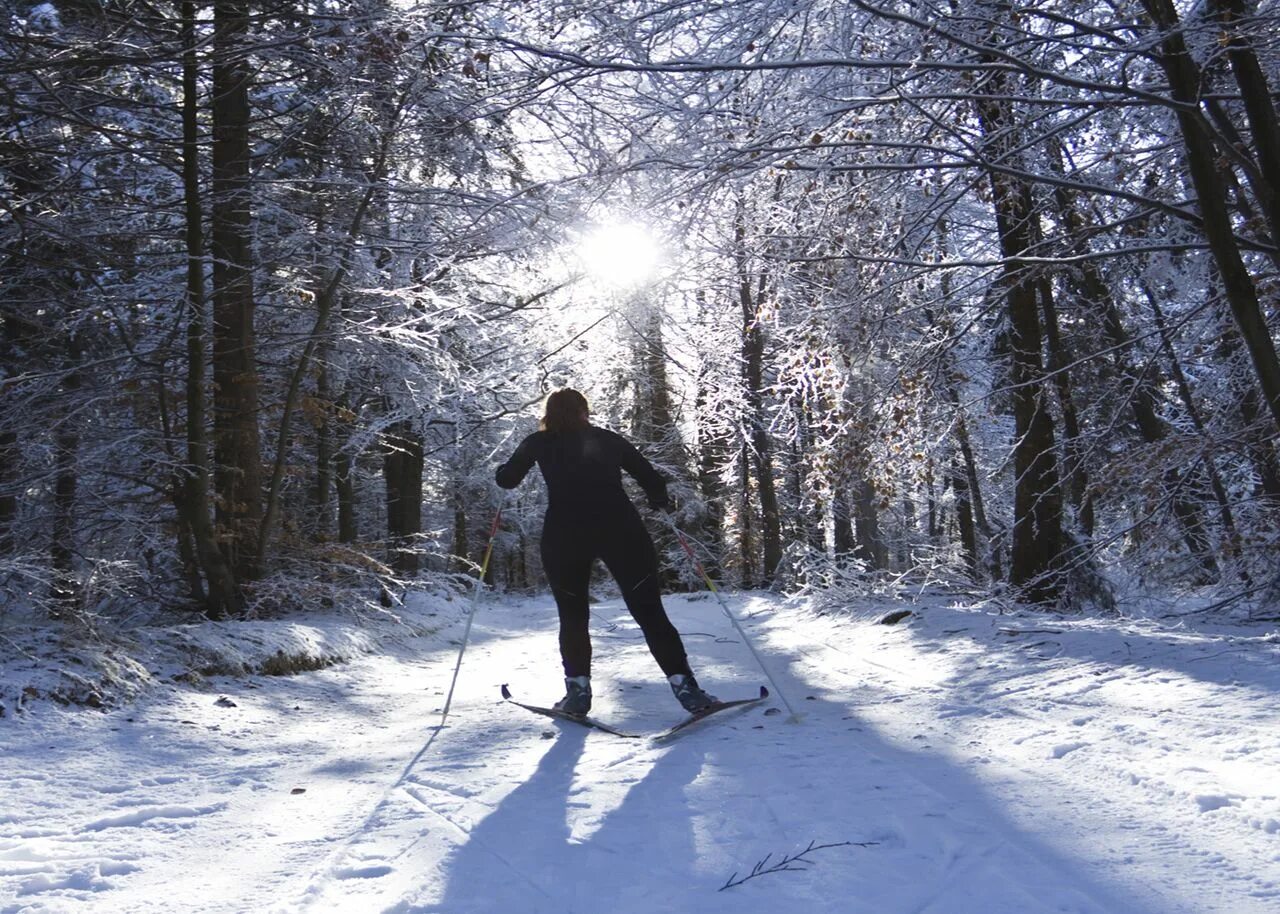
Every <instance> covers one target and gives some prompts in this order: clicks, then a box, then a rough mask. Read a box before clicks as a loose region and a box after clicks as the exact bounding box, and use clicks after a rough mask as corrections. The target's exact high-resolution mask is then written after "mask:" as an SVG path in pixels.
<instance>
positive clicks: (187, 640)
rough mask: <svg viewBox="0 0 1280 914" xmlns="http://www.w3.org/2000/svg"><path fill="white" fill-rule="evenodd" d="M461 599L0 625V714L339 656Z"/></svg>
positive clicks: (417, 625) (117, 697) (449, 610)
mask: <svg viewBox="0 0 1280 914" xmlns="http://www.w3.org/2000/svg"><path fill="white" fill-rule="evenodd" d="M466 605H467V601H466V599H465V598H458V597H453V598H450V597H449V596H444V595H428V594H424V593H415V594H413V595H412V598H411V599H410V600H409V601H408V603H407V605H406V606H404V607H401V608H400V609H398V610H397V611H396V612H394V613H392V612H385V613H378V614H370V613H368V612H360V613H356V612H337V611H335V612H330V613H318V614H313V615H308V616H306V617H305V619H303V620H291V619H260V620H247V621H222V622H214V621H202V622H196V623H186V624H169V625H154V624H152V625H139V626H135V627H131V628H129V629H125V630H119V631H114V632H99V633H96V634H94V635H90V634H89V633H87V632H85V631H84V629H83V628H80V627H77V626H74V625H72V624H70V623H64V622H50V623H45V624H44V625H43V626H41V627H36V626H35V625H33V624H31V623H12V622H11V623H10V624H9V625H7V626H5V627H2V628H0V641H3V643H4V644H5V646H6V648H7V650H6V651H5V655H4V656H3V657H0V717H5V716H9V715H12V714H16V713H20V712H22V711H24V710H30V709H31V708H32V707H33V706H34V705H35V704H36V703H39V702H42V701H52V702H56V703H58V704H62V705H82V706H87V707H91V708H108V707H117V706H119V705H121V704H124V703H127V702H130V701H133V700H135V699H137V698H138V697H139V696H140V695H141V694H142V693H143V692H145V691H147V690H149V689H151V688H153V687H155V686H156V685H157V684H159V683H185V684H187V685H191V686H196V687H200V686H201V685H202V684H203V683H204V682H205V680H206V679H208V678H210V677H215V676H247V675H259V674H260V675H268V676H287V675H293V674H295V673H300V672H305V671H310V670H319V669H323V668H325V667H328V666H332V665H334V664H337V663H344V662H346V661H348V660H350V659H351V658H353V657H355V656H358V655H360V654H367V653H371V652H374V651H377V650H379V649H381V648H382V647H383V646H384V645H385V644H387V643H389V642H394V641H397V640H400V639H403V638H406V637H412V636H415V635H422V634H427V633H430V632H431V631H434V630H435V629H436V628H438V627H439V626H440V625H441V624H444V623H446V622H448V621H449V620H451V619H453V618H454V617H456V616H458V615H460V614H462V613H464V612H465V611H466Z"/></svg>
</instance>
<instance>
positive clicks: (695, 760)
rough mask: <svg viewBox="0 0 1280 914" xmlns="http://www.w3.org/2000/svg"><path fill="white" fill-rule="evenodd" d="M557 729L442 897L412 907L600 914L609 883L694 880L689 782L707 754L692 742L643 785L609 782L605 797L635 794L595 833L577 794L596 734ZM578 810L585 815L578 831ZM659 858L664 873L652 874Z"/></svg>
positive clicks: (457, 859) (661, 762)
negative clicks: (613, 790)
mask: <svg viewBox="0 0 1280 914" xmlns="http://www.w3.org/2000/svg"><path fill="white" fill-rule="evenodd" d="M558 726H559V727H560V728H561V732H560V733H559V734H558V735H557V737H556V741H555V743H554V744H553V745H552V747H551V748H550V749H549V750H548V751H547V753H546V754H545V755H543V757H542V759H541V760H540V761H539V763H538V767H537V769H536V770H535V771H534V772H533V773H532V774H531V775H530V776H529V777H528V779H526V780H525V781H524V782H523V783H522V784H521V785H520V786H519V787H517V788H516V789H515V790H513V791H512V792H511V793H510V794H508V795H507V797H506V798H505V799H504V800H503V801H502V802H501V803H500V804H499V805H498V806H497V808H496V809H494V811H493V812H492V813H490V814H489V815H488V816H487V817H486V818H485V819H484V820H483V821H482V822H480V824H479V825H477V826H476V827H475V828H474V829H473V830H472V831H471V834H470V836H469V839H468V841H467V843H466V844H464V845H463V846H462V847H460V848H459V849H458V850H457V852H456V853H455V855H454V857H453V859H452V860H450V861H448V862H447V863H446V865H445V872H446V876H447V880H448V882H447V886H446V887H445V890H444V896H443V898H441V899H440V900H439V901H438V902H433V903H431V904H428V905H425V906H421V907H419V906H412V907H410V908H409V909H408V910H407V911H406V914H426V912H448V914H464V912H477V914H480V912H483V914H493V912H495V911H509V912H520V914H541V912H544V911H545V912H555V914H574V912H577V914H594V912H597V911H599V910H601V907H600V905H601V903H602V899H601V897H600V887H601V884H602V882H603V883H604V884H607V885H610V886H612V887H613V888H614V889H615V890H617V891H620V892H626V891H628V890H630V889H631V888H632V887H640V886H644V885H645V884H647V883H648V882H649V881H650V880H652V879H654V878H660V879H664V880H681V879H682V878H684V879H688V878H692V871H691V869H690V867H691V866H692V864H693V862H694V861H695V860H696V859H697V854H696V852H695V848H694V835H693V826H692V822H691V816H690V815H689V814H687V807H686V801H685V799H684V788H685V787H686V786H687V785H689V784H690V783H692V782H693V781H694V779H696V778H697V777H698V774H699V773H700V772H701V771H702V767H703V763H704V760H705V753H704V752H703V751H701V750H699V749H697V748H696V747H695V746H693V745H692V744H689V745H684V744H680V745H676V746H674V747H672V748H671V749H669V750H668V751H666V752H664V753H662V754H661V755H658V754H655V755H654V756H653V759H654V762H653V765H652V766H651V767H650V768H649V770H648V771H647V772H646V773H645V775H644V777H643V778H641V779H640V780H639V781H638V782H636V783H633V784H629V785H628V784H626V783H615V784H612V785H602V786H601V794H602V797H603V798H605V799H607V798H608V794H609V787H610V786H616V787H617V789H619V790H624V789H625V790H627V793H626V796H625V797H624V798H623V800H622V802H621V803H620V804H619V805H618V806H616V807H615V808H613V809H611V810H609V811H608V812H606V813H604V814H603V815H604V818H603V821H600V822H599V825H598V827H596V828H595V829H594V831H592V830H591V828H592V826H594V825H595V824H596V823H595V822H593V821H591V820H590V815H589V813H581V812H579V810H581V809H582V808H584V807H586V806H587V805H588V804H587V803H584V802H579V801H578V800H577V799H575V798H577V797H584V798H585V797H587V796H588V794H589V793H590V785H589V784H586V783H579V784H578V785H577V787H578V789H575V776H576V772H577V768H578V762H579V761H580V759H581V756H582V752H583V749H584V747H585V745H586V740H587V738H588V734H587V733H585V732H583V731H582V730H581V728H580V727H578V726H576V725H574V724H567V723H562V724H559V725H558ZM595 738H597V739H599V737H595ZM621 767H622V766H619V768H621ZM602 770H605V771H612V770H614V769H603V766H602ZM628 788H629V789H628ZM682 810H683V811H684V812H685V813H686V814H681V812H682ZM571 817H576V818H578V819H580V820H583V821H581V823H580V825H581V826H582V827H580V829H579V830H580V832H581V835H580V836H579V837H575V836H574V834H573V830H572V829H571V827H570V819H571ZM655 861H658V862H659V863H658V865H659V866H660V867H661V870H662V871H661V872H655V871H654V869H655ZM617 900H618V901H621V900H622V899H617ZM637 900H638V899H637Z"/></svg>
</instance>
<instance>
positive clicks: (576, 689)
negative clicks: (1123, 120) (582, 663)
mask: <svg viewBox="0 0 1280 914" xmlns="http://www.w3.org/2000/svg"><path fill="white" fill-rule="evenodd" d="M552 707H553V708H555V709H556V710H557V711H563V712H564V713H566V714H573V715H576V716H577V717H582V716H583V715H585V714H586V713H587V712H588V711H590V710H591V677H590V676H566V677H565V680H564V698H562V699H560V700H559V701H557V702H556V703H555V704H554V705H552Z"/></svg>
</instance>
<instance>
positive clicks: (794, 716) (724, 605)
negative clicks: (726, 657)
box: [667, 518, 800, 723]
mask: <svg viewBox="0 0 1280 914" xmlns="http://www.w3.org/2000/svg"><path fill="white" fill-rule="evenodd" d="M667 523H669V524H670V525H671V529H672V530H673V531H675V534H676V538H677V539H679V540H680V545H681V546H682V547H683V548H684V553H685V555H687V556H689V561H690V562H692V563H693V567H694V570H695V571H697V572H698V574H699V576H701V578H702V582H703V583H704V584H706V585H707V589H708V590H710V591H711V592H712V593H713V594H714V595H715V598H716V600H717V602H719V604H720V608H721V609H722V610H724V614H725V615H726V616H728V617H729V621H730V622H732V623H733V627H734V628H735V629H737V631H738V636H739V637H741V638H742V643H743V644H745V645H746V646H747V650H749V651H751V656H752V657H754V658H755V660H756V663H757V664H758V665H759V667H760V669H762V670H764V675H765V676H766V677H768V679H769V682H771V683H772V684H773V690H774V691H775V692H776V693H777V694H778V698H780V699H782V703H783V704H784V705H786V706H787V710H788V711H790V712H791V716H790V717H788V718H787V720H788V722H790V723H798V722H799V720H800V715H799V714H798V713H797V712H796V709H795V708H793V707H791V702H789V701H787V693H786V692H784V691H782V687H781V686H780V685H778V680H776V679H774V678H773V674H772V673H770V672H769V668H768V667H767V666H765V663H764V661H763V660H761V659H760V655H759V654H758V653H757V652H756V649H755V645H753V644H752V643H751V639H750V638H748V637H747V633H746V632H745V631H744V630H743V628H742V625H741V624H740V623H739V622H738V620H737V617H735V616H734V614H733V611H732V610H731V609H729V604H728V602H727V601H726V600H725V598H724V595H723V594H721V593H720V588H718V587H716V583H715V581H713V580H711V575H709V574H707V570H706V569H705V568H703V567H702V562H700V561H699V560H698V556H697V555H695V554H694V551H693V547H691V546H690V545H689V541H688V540H687V539H685V536H684V533H683V532H681V530H680V528H679V527H677V526H676V524H675V521H673V520H671V519H670V518H667Z"/></svg>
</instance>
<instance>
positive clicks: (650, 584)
mask: <svg viewBox="0 0 1280 914" xmlns="http://www.w3.org/2000/svg"><path fill="white" fill-rule="evenodd" d="M597 558H598V559H600V560H601V561H603V562H604V564H605V567H606V568H608V569H609V573H610V574H612V575H613V578H614V580H615V581H617V582H618V587H619V588H620V589H621V590H622V599H623V600H624V601H626V604H627V609H628V610H629V611H630V612H631V616H632V618H634V619H635V620H636V622H637V623H638V624H639V626H640V630H641V631H642V632H643V633H644V638H645V642H646V643H647V644H648V645H649V651H650V653H652V654H653V657H654V659H655V660H657V661H658V666H660V667H662V672H663V673H665V674H666V675H667V676H671V675H674V674H676V673H684V674H685V675H690V671H689V661H688V658H687V657H686V656H685V650H684V643H683V642H682V641H681V640H680V633H679V632H677V631H676V628H675V626H674V625H672V624H671V620H670V619H668V618H667V612H666V610H665V609H663V607H662V591H661V588H660V587H659V582H658V554H657V552H656V550H655V549H654V547H653V540H651V539H650V538H649V532H648V531H647V530H645V528H644V522H643V521H641V520H640V515H639V514H637V513H636V510H635V508H634V507H632V505H631V504H630V502H628V503H627V504H626V505H624V506H619V507H618V508H617V509H615V510H611V511H609V512H608V513H607V514H596V513H594V512H593V513H592V514H581V515H577V514H560V513H558V512H554V511H548V512H547V517H546V521H545V523H544V524H543V528H542V567H543V568H544V569H545V570H546V573H547V579H548V581H550V583H551V593H552V594H553V595H554V596H555V598H556V608H557V609H558V610H559V612H560V658H561V660H562V661H563V662H564V674H565V676H589V675H591V636H590V634H589V633H588V631H587V622H588V619H589V618H590V610H589V608H588V606H587V592H588V587H589V585H590V583H591V566H592V564H593V563H594V562H595V560H596V559H597Z"/></svg>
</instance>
